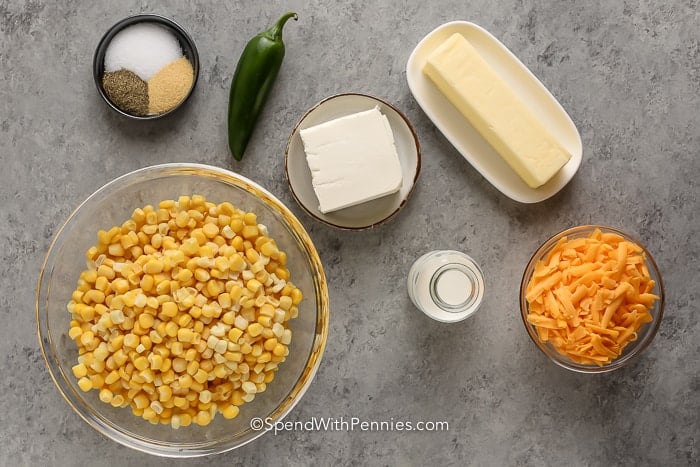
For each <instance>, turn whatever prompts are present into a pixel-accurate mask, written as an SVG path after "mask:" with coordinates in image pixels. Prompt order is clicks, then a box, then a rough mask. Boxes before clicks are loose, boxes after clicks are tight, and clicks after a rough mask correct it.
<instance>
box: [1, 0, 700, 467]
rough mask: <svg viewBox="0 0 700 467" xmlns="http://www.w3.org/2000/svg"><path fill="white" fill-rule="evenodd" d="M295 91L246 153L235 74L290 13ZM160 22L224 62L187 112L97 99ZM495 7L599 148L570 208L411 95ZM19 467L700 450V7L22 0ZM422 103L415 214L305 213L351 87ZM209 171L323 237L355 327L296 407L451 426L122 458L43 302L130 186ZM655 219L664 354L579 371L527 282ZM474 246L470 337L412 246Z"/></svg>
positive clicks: (589, 461) (216, 64) (495, 27)
mask: <svg viewBox="0 0 700 467" xmlns="http://www.w3.org/2000/svg"><path fill="white" fill-rule="evenodd" d="M287 9H296V10H297V11H298V13H299V16H300V19H299V22H298V23H294V24H289V25H288V26H287V28H286V31H285V38H286V42H287V45H288V49H287V57H286V60H285V62H284V66H283V69H282V72H281V74H280V76H279V81H278V83H277V85H276V86H275V88H274V92H273V94H272V97H271V100H270V102H269V105H268V106H267V108H266V110H265V112H264V115H263V117H262V121H261V122H260V125H259V127H258V129H257V132H256V134H255V137H254V138H253V140H252V142H251V146H250V149H249V151H248V153H247V155H246V157H245V159H244V161H243V162H240V163H235V162H234V161H232V159H231V158H230V156H229V154H228V151H227V146H226V128H225V123H224V118H225V115H226V103H227V99H228V88H229V84H230V77H231V75H232V73H233V70H234V68H235V64H236V61H237V59H238V56H239V54H240V51H241V50H242V47H243V45H244V43H245V42H246V41H247V40H248V38H249V37H251V36H252V35H254V34H255V33H257V32H258V31H259V30H261V29H262V28H263V27H266V26H267V25H268V24H270V23H271V21H272V20H273V19H276V18H277V17H278V16H279V15H280V14H281V13H282V12H283V11H284V10H287ZM139 12H151V13H160V14H163V15H166V16H169V17H172V18H174V19H175V20H177V21H179V22H180V23H181V24H182V25H184V26H185V27H186V28H187V29H188V30H189V31H190V32H191V34H192V36H193V37H194V38H195V40H196V42H197V46H198V47H199V51H200V58H201V64H202V70H201V75H200V83H199V86H198V88H197V90H196V95H195V96H194V98H193V100H192V101H191V102H190V104H189V105H188V107H187V108H186V109H184V110H183V111H182V112H180V113H179V114H177V115H176V116H173V117H172V118H168V119H166V120H163V121H159V122H152V123H146V124H142V123H134V122H130V121H127V120H125V119H123V118H121V117H119V116H118V115H116V114H115V113H114V112H112V111H110V110H109V109H108V108H107V107H106V106H105V105H104V104H103V103H102V102H101V101H100V98H99V96H98V94H97V92H96V90H95V86H94V84H93V81H92V75H91V62H92V54H93V51H94V48H95V45H96V43H97V41H98V40H99V38H100V36H101V35H102V33H103V32H104V31H105V30H106V29H107V28H108V27H109V26H110V25H111V24H113V23H114V22H116V21H117V20H119V19H121V18H122V17H124V16H127V15H130V14H134V13H139ZM455 19H467V20H471V21H474V22H476V23H478V24H480V25H482V26H484V27H485V28H487V29H488V30H489V31H491V32H492V33H493V34H494V35H496V36H497V37H498V38H500V39H501V40H502V41H503V42H504V43H505V44H506V45H507V46H508V47H510V48H511V50H512V51H513V52H514V53H515V54H516V55H517V56H518V57H519V58H520V59H521V60H522V61H523V62H524V63H525V64H526V65H527V66H529V67H530V68H531V70H532V71H533V72H534V73H535V74H536V75H537V76H538V77H539V78H540V79H541V80H542V81H543V82H544V83H545V85H546V86H548V87H549V89H550V90H551V91H552V93H553V94H554V95H555V96H556V97H557V98H558V99H559V100H560V101H561V103H562V104H563V106H564V107H565V108H566V109H567V110H568V112H569V113H570V115H571V117H572V119H573V120H574V122H575V123H576V125H577V127H578V129H579V131H580V133H581V136H582V140H583V146H584V159H583V163H582V165H581V168H580V170H579V172H578V174H577V175H576V177H575V178H574V179H573V180H572V182H571V183H570V184H569V185H568V186H567V187H566V188H565V189H564V190H563V191H562V192H561V193H559V194H558V195H557V196H555V197H554V198H552V199H550V200H548V201H545V202H542V203H539V204H536V205H522V204H518V203H515V202H512V201H510V200H509V199H507V198H506V197H504V196H503V195H501V194H500V193H499V192H498V191H497V190H496V189H494V188H493V187H492V186H490V185H489V183H488V182H486V181H485V180H484V179H483V178H482V177H481V176H480V175H479V174H478V173H477V172H476V171H475V170H474V169H473V168H472V167H471V166H470V165H469V164H468V163H467V162H466V161H465V160H464V159H463V158H462V157H460V155H459V154H458V153H457V152H456V150H455V149H454V148H452V147H451V146H450V144H449V143H448V142H447V140H446V139H445V138H444V137H443V136H441V134H440V133H439V132H438V131H437V130H436V128H435V127H434V126H433V125H432V124H431V122H430V121H429V119H428V118H427V117H426V115H425V114H423V112H422V111H421V110H420V108H419V107H418V105H417V103H416V102H415V100H414V99H413V97H412V96H411V94H410V91H409V89H408V85H407V84H406V79H405V71H404V70H405V64H406V60H407V59H408V56H409V53H410V52H411V50H412V48H413V47H414V46H415V44H416V43H417V42H418V41H419V40H420V39H421V38H422V37H423V36H424V35H425V34H426V33H428V32H429V31H430V30H432V29H433V28H434V27H436V26H438V25H439V24H441V23H443V22H446V21H450V20H455ZM0 83H1V86H0V94H1V98H0V109H1V111H0V120H1V121H0V160H1V161H2V165H1V170H0V214H1V218H2V222H1V223H0V244H1V245H2V250H1V254H2V261H0V277H2V281H1V282H0V314H1V315H2V325H1V326H0V414H2V415H1V416H0V420H2V422H0V465H13V466H14V465H59V466H73V465H75V466H82V465H90V466H97V465H124V466H126V465H144V466H145V465H178V466H179V465H239V464H240V465H484V466H491V465H494V466H501V465H528V466H529V465H533V466H539V465H577V466H578V465H591V466H598V465H600V466H608V465H630V466H631V465H635V466H636V465H651V466H656V465H659V466H661V465H664V466H682V465H698V463H700V421H699V417H698V415H699V412H700V392H699V391H700V363H699V362H700V324H698V319H697V316H698V312H699V311H700V310H698V305H697V303H698V301H699V300H700V295H699V294H698V291H697V290H698V289H697V279H698V275H699V273H700V266H699V264H700V262H699V261H698V260H699V258H698V255H699V254H700V246H699V243H698V239H697V238H698V237H697V233H698V231H699V230H700V219H699V218H698V211H699V210H700V202H699V201H698V191H699V182H698V178H700V113H699V112H698V108H700V92H699V91H700V16H699V13H698V4H697V2H696V1H694V0H673V1H670V2H664V1H661V0H651V1H642V2H633V1H626V2H608V1H603V0H598V1H586V2H573V1H566V2H554V1H543V0H524V1H510V0H507V1H502V2H490V1H483V0H475V1H472V2H463V1H457V0H437V1H431V2H419V1H415V0H410V1H407V2H389V1H388V0H376V1H371V0H356V1H351V2H326V1H320V0H311V1H301V0H291V1H289V2H286V3H285V4H284V5H280V4H278V3H277V2H256V1H249V0H246V1H239V2H206V1H200V0H196V1H176V2H165V1H150V2H145V1H142V2H137V1H124V2H107V1H102V0H98V1H94V2H92V1H71V2H47V1H41V0H40V1H36V0H30V1H16V0H10V1H6V0H2V1H0ZM344 91H358V92H366V93H371V94H375V95H377V96H380V97H383V98H385V99H387V100H389V101H390V102H392V103H394V104H395V105H396V106H398V107H399V108H400V109H402V110H403V111H404V112H405V113H406V114H407V116H408V117H409V119H410V120H411V121H412V122H413V124H414V125H415V127H416V129H417V131H418V134H419V137H420V141H421V143H422V146H423V171H422V174H421V177H420V180H419V183H418V186H417V188H416V190H415V192H414V194H413V196H412V198H411V200H410V202H409V203H408V205H407V207H406V208H405V209H404V210H403V212H402V213H401V214H400V215H399V216H398V217H397V218H395V219H394V220H393V221H392V222H390V223H389V224H387V225H385V226H383V227H381V228H379V229H376V230H373V231H367V232H361V233H352V232H338V231H334V230H331V229H329V228H328V227H325V226H323V225H320V224H318V223H316V222H314V221H313V220H312V219H311V218H309V217H308V216H307V215H305V214H304V213H303V211H302V210H301V209H300V208H299V207H298V206H297V205H296V204H295V202H294V200H293V198H292V196H291V194H290V193H289V191H288V189H287V186H286V182H285V178H284V174H283V155H284V147H285V143H286V139H287V136H288V134H289V131H290V129H291V128H292V126H293V124H294V123H295V122H296V120H297V119H298V118H299V117H300V115H301V114H302V113H303V112H304V110H305V109H307V108H308V107H309V106H311V105H312V104H313V103H315V102H316V101H318V100H320V99H322V98H324V97H326V96H328V95H330V94H333V93H337V92H344ZM171 161H193V162H202V163H208V164H213V165H217V166H221V167H225V168H229V169H232V170H235V171H237V172H240V173H241V174H243V175H246V176H248V177H251V178H253V179H254V180H256V181H258V182H259V183H261V184H262V185H264V186H265V187H267V188H268V189H270V190H271V191H272V192H273V193H274V194H276V195H277V196H278V197H279V198H280V199H281V200H283V202H285V203H286V204H287V205H288V206H289V207H290V208H291V209H292V210H293V211H294V212H295V213H297V214H298V216H299V218H300V219H301V221H302V222H303V223H304V225H305V226H306V227H307V229H308V230H309V231H310V233H311V235H312V237H313V239H314V241H315V243H316V246H317V247H318V249H319V252H320V254H321V256H322V259H323V262H324V264H325V266H326V272H327V276H328V283H329V287H330V295H331V301H332V316H331V326H330V338H329V340H328V346H327V348H326V353H325V356H324V358H323V362H322V365H321V369H320V371H319V372H318V375H317V376H316V379H315V381H314V382H313V384H312V385H311V387H310V389H309V391H308V393H307V394H306V396H305V397H304V399H303V400H302V401H301V403H300V404H299V405H298V406H297V408H296V409H295V410H294V411H293V412H292V413H291V414H290V415H289V419H290V420H299V421H305V420H309V419H311V418H312V417H335V418H341V417H344V418H345V419H348V418H350V417H359V418H360V419H362V420H368V421H371V420H375V421H381V420H389V419H392V418H393V419H394V420H409V421H414V422H416V421H428V420H433V421H436V420H445V421H448V422H449V431H448V432H440V433H427V432H422V433H416V432H413V433H406V432H396V431H394V432H373V433H363V432H358V431H354V432H347V431H341V432H312V431H297V432H291V433H281V434H278V435H277V436H273V435H266V436H264V437H263V438H261V439H259V440H257V441H256V442H254V443H252V444H250V445H247V446H245V447H243V448H241V449H239V450H236V451H234V452H230V453H227V454H223V455H220V456H216V457H214V458H209V459H199V460H194V461H170V460H165V459H158V458H153V457H149V456H147V455H144V454H141V453H138V452H135V451H131V450H129V449H125V448H122V447H121V446H119V445H117V444H115V443H113V442H111V441H109V440H107V439H105V438H103V437H102V436H101V435H100V434H98V433H97V432H95V431H94V430H92V429H91V428H90V427H89V426H88V425H86V424H85V423H84V422H83V421H82V420H81V419H80V418H79V417H78V416H77V415H76V414H74V413H73V412H72V410H71V409H70V408H69V406H68V405H67V404H66V403H65V402H64V400H63V399H62V398H61V396H60V395H59V393H58V391H57V390H56V389H55V388H54V385H53V383H52V382H51V380H50V378H49V375H48V372H47V370H46V368H45V366H44V362H43V360H42V358H41V354H40V351H39V347H38V342H37V339H36V331H35V320H34V293H35V285H36V280H37V276H38V273H39V268H40V265H41V262H42V260H43V256H44V254H45V253H46V250H47V248H48V245H49V242H50V240H51V237H52V235H53V234H54V233H55V232H56V230H57V228H58V227H59V226H60V224H61V222H62V221H63V220H64V219H65V218H66V217H67V215H68V214H69V213H70V212H71V211H72V210H73V209H74V208H75V207H76V206H77V205H78V204H79V203H80V202H81V201H82V200H83V199H84V198H86V197H87V196H88V195H89V194H90V193H92V192H93V191H94V190H95V189H97V188H98V187H99V186H101V185H102V184H104V183H105V182H107V181H109V180H110V179H112V178H114V177H116V176H118V175H121V174H124V173H126V172H129V171H131V170H134V169H137V168H140V167H144V166H147V165H152V164H157V163H163V162H171ZM591 222H595V223H604V224H610V225H614V226H618V227H620V228H623V229H626V230H629V231H630V232H633V233H635V234H636V235H637V236H638V237H639V238H641V239H642V240H643V242H644V243H645V244H646V245H647V246H648V248H649V250H650V251H651V252H652V253H653V254H654V255H655V256H656V259H657V261H658V263H659V265H660V267H661V270H662V272H663V275H664V278H665V281H666V290H667V295H668V300H667V308H666V316H665V318H664V321H663V323H662V325H661V329H660V332H659V334H658V336H657V338H656V340H655V341H654V343H653V344H652V346H651V347H650V348H649V349H648V351H647V352H646V354H645V355H644V356H643V357H642V358H641V359H640V360H639V361H638V362H636V363H635V364H634V365H632V366H630V367H628V368H625V369H623V370H620V371H617V372H614V373H612V374H607V375H603V376H585V375H577V374H572V373H569V372H566V371H564V370H562V369H560V368H558V367H555V366H554V365H553V364H551V363H550V362H548V361H547V360H546V358H545V357H544V356H543V355H541V354H540V353H539V351H538V350H537V349H536V348H535V346H534V345H533V344H532V343H531V342H530V341H529V337H528V336H527V334H526V332H525V330H524V329H523V326H522V323H521V321H520V317H519V315H518V313H519V311H518V302H517V297H518V286H519V282H520V277H521V273H522V270H523V268H524V266H525V264H526V262H527V260H528V259H529V257H530V254H531V253H532V252H533V251H534V249H535V248H536V247H537V245H539V244H540V243H541V242H542V241H544V240H545V239H546V238H547V237H548V236H549V235H551V234H553V233H555V232H556V231H559V230H561V229H563V228H566V227H569V226H573V225H577V224H582V223H591ZM441 248H454V249H459V250H462V251H465V252H467V253H469V254H471V255H472V256H473V257H474V258H476V259H477V260H478V261H479V262H480V264H481V265H482V267H483V269H484V273H485V276H486V280H487V286H488V291H487V296H486V299H485V303H484V305H483V309H482V310H481V311H480V312H479V314H478V315H477V316H475V317H474V318H473V319H470V320H467V321H466V322H463V323H460V324H456V325H451V326H446V325H442V324H439V323H436V322H432V321H430V320H429V319H428V318H426V317H424V316H423V315H422V314H420V313H419V312H418V311H417V310H415V309H414V308H413V307H412V306H411V304H410V302H409V299H408V297H407V296H406V291H405V286H404V280H405V277H406V274H407V272H408V269H409V267H410V265H411V263H412V261H413V260H414V259H415V258H417V257H418V256H419V255H420V254H422V253H423V252H425V251H428V250H431V249H441Z"/></svg>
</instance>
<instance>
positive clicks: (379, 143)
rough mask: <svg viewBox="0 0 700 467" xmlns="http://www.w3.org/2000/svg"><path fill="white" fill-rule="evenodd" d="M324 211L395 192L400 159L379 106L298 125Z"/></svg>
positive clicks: (399, 177)
mask: <svg viewBox="0 0 700 467" xmlns="http://www.w3.org/2000/svg"><path fill="white" fill-rule="evenodd" d="M299 135H300V136H301V140H302V142H303V143H304V152H305V153H306V162H307V163H308V165H309V169H310V170H311V182H312V185H313V187H314V191H315V192H316V197H317V198H318V202H319V210H320V211H321V212H322V213H324V214H325V213H328V212H331V211H336V210H338V209H343V208H347V207H350V206H354V205H356V204H360V203H364V202H366V201H370V200H373V199H376V198H380V197H382V196H386V195H389V194H391V193H395V192H396V191H398V190H399V189H400V188H401V184H402V178H403V177H402V174H401V163H400V162H399V156H398V154H397V152H396V146H395V145H394V134H393V133H392V131H391V126H390V125H389V121H388V120H387V118H386V116H385V115H383V114H382V113H381V112H380V111H379V108H378V107H374V108H373V109H370V110H366V111H364V112H359V113H355V114H352V115H347V116H345V117H340V118H337V119H335V120H331V121H328V122H324V123H321V124H319V125H316V126H312V127H309V128H305V129H302V130H300V131H299Z"/></svg>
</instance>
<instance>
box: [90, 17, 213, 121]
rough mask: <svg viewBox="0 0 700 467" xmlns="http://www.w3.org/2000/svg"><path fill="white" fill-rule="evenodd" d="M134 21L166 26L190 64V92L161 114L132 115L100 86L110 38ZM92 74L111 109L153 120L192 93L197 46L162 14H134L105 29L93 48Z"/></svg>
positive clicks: (195, 79) (180, 104) (194, 81)
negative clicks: (192, 74) (120, 106)
mask: <svg viewBox="0 0 700 467" xmlns="http://www.w3.org/2000/svg"><path fill="white" fill-rule="evenodd" d="M136 23H156V24H160V25H161V26H164V27H166V28H167V29H169V30H170V31H171V32H172V33H173V34H174V35H175V37H176V38H177V40H178V42H179V43H180V46H181V47H182V53H183V54H184V56H185V57H187V59H188V60H189V61H190V63H191V64H192V69H193V71H194V79H193V80H192V87H191V88H190V92H188V93H187V96H186V97H185V98H184V99H183V100H182V102H180V103H179V104H178V105H177V106H175V107H173V108H172V109H170V110H169V111H167V112H163V113H161V114H154V115H144V116H139V115H132V114H130V113H128V112H125V111H123V110H122V109H120V108H119V107H117V106H116V105H115V104H114V103H113V102H112V101H111V100H110V99H109V97H108V96H107V93H106V92H105V90H104V87H103V86H102V75H103V74H104V62H105V52H106V51H107V47H109V43H110V42H111V41H112V38H114V36H115V35H116V34H117V33H118V32H120V31H122V30H123V29H125V28H127V27H129V26H131V25H133V24H136ZM92 74H93V78H94V79H95V84H96V85H97V90H98V91H99V93H100V96H102V99H104V101H105V102H106V103H107V105H109V106H110V107H111V108H112V109H114V110H115V111H116V112H117V113H119V114H121V115H124V116H125V117H128V118H131V119H133V120H155V119H157V118H161V117H165V116H166V115H170V114H171V113H173V112H175V111H176V110H177V109H179V108H180V107H182V106H183V105H184V104H185V102H187V101H188V100H189V98H190V96H191V95H192V91H193V90H194V88H195V86H196V85H197V78H198V77H199V53H198V52H197V47H196V46H195V45H194V41H193V40H192V37H190V35H189V34H187V31H185V30H184V29H183V28H182V27H181V26H180V25H179V24H177V23H176V22H175V21H173V20H171V19H168V18H165V17H164V16H160V15H136V16H129V17H128V18H124V19H123V20H121V21H119V22H118V23H117V24H115V25H114V26H112V27H111V28H109V29H108V30H107V32H106V33H105V35H104V36H102V39H100V42H99V43H98V44H97V49H95V57H94V59H93V62H92Z"/></svg>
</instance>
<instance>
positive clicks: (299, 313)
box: [36, 163, 329, 457]
mask: <svg viewBox="0 0 700 467" xmlns="http://www.w3.org/2000/svg"><path fill="white" fill-rule="evenodd" d="M36 313H37V326H38V335H39V341H40V346H41V350H42V353H43V355H44V358H45V360H46V364H47V367H48V370H49V373H50V375H51V378H52V379H53V381H54V383H55V384H56V386H57V388H58V389H59V391H60V392H61V394H62V395H63V397H64V398H65V400H66V401H67V402H68V404H69V405H70V406H71V407H72V408H73V409H74V410H75V412H76V413H77V414H78V415H79V416H80V417H81V418H82V419H83V420H85V421H86V422H87V423H88V424H89V425H90V426H92V427H93V428H95V429H96V430H97V431H99V432H100V433H102V434H103V435H105V436H106V437H108V438H110V439H112V440H114V441H116V442H118V443H121V444H123V445H125V446H128V447H130V448H133V449H137V450H140V451H143V452H147V453H150V454H154V455H160V456H167V457H195V456H203V455H209V454H214V453H219V452H224V451H228V450H231V449H234V448H236V447H239V446H241V445H243V444H246V443H248V442H250V441H252V440H254V439H255V438H257V437H258V436H261V435H262V434H263V433H264V432H265V429H266V428H267V427H269V426H272V425H273V424H274V423H275V422H277V421H280V420H281V419H282V418H283V417H285V416H286V415H287V414H288V413H289V412H290V411H291V410H292V408H293V407H294V405H295V404H296V403H297V402H298V401H299V399H300V398H301V397H302V396H303V394H304V392H305V391H306V389H307V388H308V386H309V384H310V383H311V380H312V379H313V377H314V375H315V373H316V371H317V369H318V366H319V363H320V359H321V355H322V353H323V349H324V347H325V343H326V339H327V335H328V313H329V303H328V289H327V284H326V280H325V275H324V272H323V267H322V265H321V261H320V259H319V257H318V254H317V252H316V249H315V247H314V245H313V243H312V241H311V239H310V237H309V235H308V234H307V233H306V231H305V230H304V228H303V226H302V225H301V224H300V223H299V221H298V220H297V219H296V218H295V217H294V215H293V214H292V213H291V212H290V211H289V210H288V209H287V208H286V207H285V206H284V205H283V204H282V203H281V202H280V201H279V200H277V198H275V197H274V196H273V195H271V194H270V193H269V192H267V191H266V190H265V189H263V188H262V187H260V186H258V185H257V184H255V183H254V182H252V181H250V180H248V179H246V178H244V177H242V176H239V175H237V174H235V173H232V172H229V171H226V170H223V169H219V168H215V167H211V166H205V165H199V164H180V163H178V164H164V165H158V166H152V167H147V168H143V169H140V170H137V171H135V172H131V173H129V174H126V175H124V176H121V177H119V178H117V179H115V180H113V181H112V182H110V183H108V184H106V185H105V186H103V187H102V188H100V189H99V190H97V191H96V192H95V193H94V194H92V195H91V196H90V197H89V198H87V199H86V200H85V201H84V202H83V203H82V204H81V205H80V206H79V207H78V208H77V209H76V210H75V211H74V212H73V213H72V214H71V215H70V217H69V218H68V220H67V221H66V222H65V223H64V224H63V226H62V227H61V228H60V229H59V231H58V233H57V234H56V235H55V237H54V239H53V242H52V244H51V246H50V248H49V251H48V253H47V255H46V259H45V261H44V264H43V267H42V269H41V273H40V277H39V283H38V290H37V302H36ZM254 420H263V421H265V423H264V424H258V425H256V423H255V422H253V421H254ZM260 425H262V426H260Z"/></svg>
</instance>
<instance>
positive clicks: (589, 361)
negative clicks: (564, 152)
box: [520, 225, 664, 373]
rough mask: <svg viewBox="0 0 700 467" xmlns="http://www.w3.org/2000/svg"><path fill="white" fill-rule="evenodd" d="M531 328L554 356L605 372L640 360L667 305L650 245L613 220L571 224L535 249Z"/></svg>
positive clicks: (527, 314) (528, 298) (528, 283)
mask: <svg viewBox="0 0 700 467" xmlns="http://www.w3.org/2000/svg"><path fill="white" fill-rule="evenodd" d="M520 310H521V315H522V319H523V323H524V324H525V328H526V329H527V332H528V334H529V335H530V337H531V338H532V341H533V342H534V343H535V345H537V347H538V348H539V349H540V350H541V351H542V352H543V353H544V354H545V355H547V356H548V357H549V358H550V359H551V360H552V361H553V362H554V363H556V364H557V365H559V366H561V367H563V368H566V369H568V370H572V371H576V372H580V373H603V372H608V371H612V370H615V369H617V368H621V367H623V366H625V365H627V364H628V363H630V362H631V361H633V360H635V359H636V358H637V357H638V356H639V355H640V354H641V353H642V352H643V351H644V350H645V349H646V348H647V347H648V346H649V344H650V343H651V341H652V340H653V339H654V336H655V335H656V332H657V331H658V329H659V325H660V323H661V319H662V316H663V312H664V285H663V280H662V278H661V273H660V272H659V269H658V267H657V265H656V262H655V261H654V259H653V258H652V256H651V254H650V253H649V251H647V249H646V248H645V247H644V246H643V245H642V244H641V243H640V242H639V241H637V240H635V239H634V238H633V237H632V236H630V235H629V234H627V233H625V232H623V231H621V230H619V229H616V228H613V227H607V226H601V225H582V226H578V227H573V228H570V229H567V230H564V231H562V232H560V233H558V234H556V235H554V236H553V237H551V238H550V239H549V240H547V241H546V242H545V243H544V244H543V245H542V246H541V247H539V248H538V249H537V251H536V252H535V253H534V255H533V256H532V258H531V259H530V262H529V263H528V265H527V267H526V268H525V272H524V274H523V278H522V282H521V286H520Z"/></svg>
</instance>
